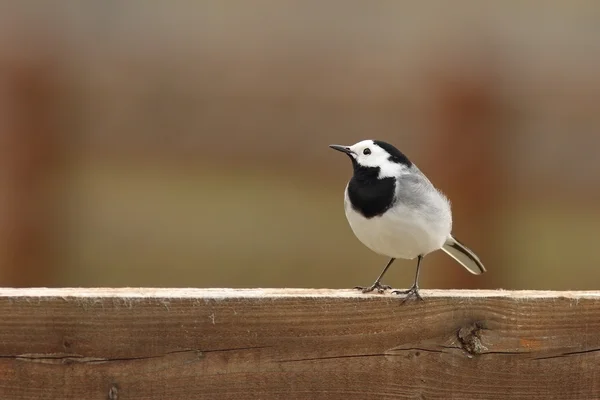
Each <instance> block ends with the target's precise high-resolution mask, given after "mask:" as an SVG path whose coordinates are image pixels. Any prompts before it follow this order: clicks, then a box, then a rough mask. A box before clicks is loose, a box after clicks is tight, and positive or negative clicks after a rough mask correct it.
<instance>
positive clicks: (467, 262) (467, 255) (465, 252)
mask: <svg viewBox="0 0 600 400" xmlns="http://www.w3.org/2000/svg"><path fill="white" fill-rule="evenodd" d="M442 250H444V251H445V252H446V254H448V255H449V256H450V257H452V258H454V259H455V260H456V261H458V263H459V264H460V265H462V266H463V267H465V268H466V269H467V270H468V271H469V272H470V273H472V274H475V275H479V274H483V273H484V272H485V271H486V269H485V267H484V266H483V264H482V263H481V260H479V257H477V255H476V254H475V253H473V252H472V251H471V250H470V249H469V248H468V247H467V246H465V245H464V244H462V243H461V242H459V241H458V240H457V239H456V238H454V237H452V236H450V237H449V238H448V240H446V243H444V245H443V246H442Z"/></svg>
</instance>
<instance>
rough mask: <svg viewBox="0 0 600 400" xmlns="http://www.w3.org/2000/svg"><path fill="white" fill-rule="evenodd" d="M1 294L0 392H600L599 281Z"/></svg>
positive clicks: (428, 395) (472, 395)
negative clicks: (581, 285) (479, 287)
mask: <svg viewBox="0 0 600 400" xmlns="http://www.w3.org/2000/svg"><path fill="white" fill-rule="evenodd" d="M422 293H423V295H424V297H425V301H424V302H420V303H415V302H412V303H406V304H401V302H400V300H399V299H398V298H397V297H395V296H394V295H391V294H385V295H378V294H372V295H363V294H360V293H356V292H353V291H346V290H340V291H331V290H313V289H243V290H242V289H240V290H234V289H131V288H124V289H0V313H1V315H2V318H1V319H0V399H11V400H25V399H27V400H32V399H36V400H39V399H77V400H81V399H102V400H106V399H109V400H129V399H139V400H142V399H144V400H153V399H182V400H186V399H366V398H387V399H392V398H394V399H428V400H429V399H562V400H567V399H578V400H580V399H597V398H600V292H529V291H527V292H508V291H471V290H469V291H434V290H427V291H426V290H424V291H423V292H422Z"/></svg>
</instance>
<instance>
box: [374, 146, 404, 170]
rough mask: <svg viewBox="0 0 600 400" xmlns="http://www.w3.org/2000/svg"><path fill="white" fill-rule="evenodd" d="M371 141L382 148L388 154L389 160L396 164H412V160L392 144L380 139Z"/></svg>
mask: <svg viewBox="0 0 600 400" xmlns="http://www.w3.org/2000/svg"><path fill="white" fill-rule="evenodd" d="M373 143H374V144H376V145H377V146H379V147H381V148H382V149H384V150H385V151H386V152H387V153H388V154H389V155H390V158H389V160H390V161H392V162H395V163H398V164H404V165H406V166H407V167H410V166H411V165H412V162H411V161H410V160H409V159H408V157H406V156H405V155H404V153H402V152H401V151H400V150H398V149H397V148H395V147H394V146H393V145H391V144H389V143H387V142H384V141H382V140H373Z"/></svg>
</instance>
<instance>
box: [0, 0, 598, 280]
mask: <svg viewBox="0 0 600 400" xmlns="http://www.w3.org/2000/svg"><path fill="white" fill-rule="evenodd" d="M7 3H8V2H7ZM599 38H600V3H598V2H594V1H583V0H581V1H577V0H576V1H571V2H546V3H544V5H543V6H542V5H540V4H539V3H537V2H518V1H506V2H494V3H491V2H486V4H485V5H484V4H483V3H481V2H466V1H455V2H452V3H448V2H444V1H437V2H427V3H425V2H421V3H416V2H397V1H373V2H353V1H342V0H327V1H321V2H316V1H295V2H294V1H266V0H264V1H263V0H255V1H252V2H242V1H231V2H225V1H202V2H186V1H172V2H145V1H144V2H142V1H131V2H116V1H103V2H100V1H96V2H79V1H63V2H43V1H22V2H11V4H3V5H1V6H0V285H2V286H186V287H187V286H190V287H215V286H216V287H331V288H346V287H352V286H354V285H367V284H370V283H372V281H373V280H374V279H375V277H376V276H377V274H378V273H379V272H380V270H381V268H382V267H383V265H384V264H385V262H386V261H387V260H386V259H385V258H383V257H380V256H377V255H375V254H373V253H371V252H370V251H369V250H368V249H366V248H365V247H363V246H362V245H361V244H360V243H359V242H358V241H357V239H355V237H354V236H353V234H352V232H351V231H350V228H349V226H348V224H347V222H346V220H345V217H344V213H343V189H344V186H345V184H346V182H347V180H348V179H349V177H350V175H351V169H350V164H349V162H348V160H347V159H346V158H345V157H343V156H341V155H340V154H338V153H335V152H333V151H331V150H330V149H328V147H327V145H329V144H330V143H340V144H352V143H354V142H356V141H359V140H361V139H365V138H377V139H382V140H386V141H390V142H392V143H394V144H395V145H397V147H399V148H400V149H401V150H403V151H404V152H405V153H406V154H407V155H408V156H409V157H410V158H411V159H412V160H413V161H414V162H415V163H416V164H417V165H418V166H419V167H420V168H421V169H422V170H423V171H424V172H425V173H426V174H427V175H428V176H429V177H430V178H431V180H432V181H433V182H434V183H435V184H436V185H437V186H438V187H440V188H441V189H442V190H443V191H444V192H445V193H446V194H447V195H448V196H449V197H450V198H451V200H452V203H453V210H454V215H455V222H454V233H455V234H456V236H457V237H458V238H459V239H461V240H462V241H463V242H465V243H466V244H468V245H469V246H470V247H471V248H473V249H474V250H475V251H476V252H477V253H478V254H479V255H480V256H481V258H482V259H483V261H484V262H485V264H486V266H487V267H488V271H489V272H488V273H487V274H485V275H483V276H481V277H473V276H471V275H469V274H468V273H466V272H465V271H464V270H463V269H461V268H460V267H459V266H458V264H456V263H454V262H453V261H452V260H450V259H449V258H448V257H447V256H445V255H444V254H443V253H441V252H437V253H435V254H432V255H430V256H429V257H427V258H426V261H425V264H424V266H425V269H424V270H423V274H422V280H421V286H422V287H423V288H432V287H436V288H499V287H500V288H507V289H598V288H599V286H600V284H598V282H599V279H600V267H599V265H600V255H599V252H597V251H595V250H596V245H597V244H596V240H597V239H598V232H600V202H599V198H600V186H599V184H598V183H599V182H600V156H599V155H598V153H599V150H600V135H599V130H600V39H599ZM414 266H415V264H414V262H412V261H400V262H398V263H396V264H395V268H394V269H393V271H391V272H390V273H389V274H388V276H387V279H386V281H385V282H386V283H389V284H391V285H393V286H395V287H407V286H409V285H410V283H411V282H412V277H413V274H414Z"/></svg>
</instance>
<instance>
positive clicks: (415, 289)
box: [392, 285, 423, 304]
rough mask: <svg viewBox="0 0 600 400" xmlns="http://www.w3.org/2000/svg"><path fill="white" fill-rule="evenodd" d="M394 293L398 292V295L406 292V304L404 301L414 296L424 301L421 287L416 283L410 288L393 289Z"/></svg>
mask: <svg viewBox="0 0 600 400" xmlns="http://www.w3.org/2000/svg"><path fill="white" fill-rule="evenodd" d="M392 293H393V294H398V295H401V294H405V295H406V297H405V298H404V300H402V303H403V304H404V302H406V300H408V299H409V298H411V297H412V296H414V297H415V299H416V300H418V301H422V300H423V298H422V297H421V294H420V293H419V287H418V286H416V285H413V286H412V287H411V288H410V289H408V290H393V291H392Z"/></svg>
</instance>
